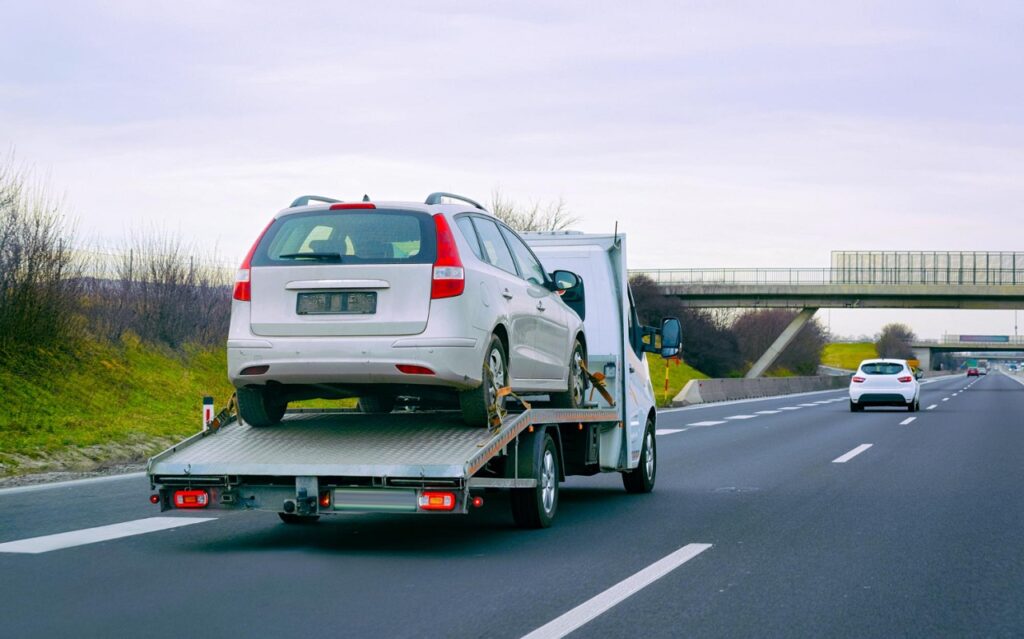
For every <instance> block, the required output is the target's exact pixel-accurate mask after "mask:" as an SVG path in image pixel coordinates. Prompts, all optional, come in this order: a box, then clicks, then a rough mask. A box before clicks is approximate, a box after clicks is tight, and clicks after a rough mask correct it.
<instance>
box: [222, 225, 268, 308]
mask: <svg viewBox="0 0 1024 639" xmlns="http://www.w3.org/2000/svg"><path fill="white" fill-rule="evenodd" d="M273 223H274V220H270V224H267V226H266V227H265V228H264V229H263V231H262V232H261V233H260V236H259V237H257V238H256V241H255V242H253V243H252V248H250V249H249V252H248V253H246V254H245V259H244V260H242V265H241V266H239V267H238V272H237V273H236V274H235V290H234V291H233V292H232V294H231V297H233V298H234V299H236V300H238V301H239V302H249V301H251V300H252V282H250V281H249V278H250V276H251V268H250V265H251V264H252V256H253V255H254V254H255V253H256V247H257V246H259V245H260V241H261V240H263V236H264V235H266V234H267V231H268V230H270V226H271V225H272V224H273Z"/></svg>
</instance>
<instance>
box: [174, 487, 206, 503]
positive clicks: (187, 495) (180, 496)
mask: <svg viewBox="0 0 1024 639" xmlns="http://www.w3.org/2000/svg"><path fill="white" fill-rule="evenodd" d="M209 503H210V495H209V494H207V492H206V491H205V490H202V489H195V490H176V491H174V506H175V507H176V508H206V506H207V504H209Z"/></svg>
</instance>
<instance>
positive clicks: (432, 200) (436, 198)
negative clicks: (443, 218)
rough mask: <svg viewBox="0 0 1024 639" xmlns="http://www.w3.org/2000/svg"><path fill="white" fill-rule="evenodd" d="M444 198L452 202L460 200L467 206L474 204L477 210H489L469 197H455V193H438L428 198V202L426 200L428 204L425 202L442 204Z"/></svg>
mask: <svg viewBox="0 0 1024 639" xmlns="http://www.w3.org/2000/svg"><path fill="white" fill-rule="evenodd" d="M442 198H448V199H450V200H460V201H462V202H465V203H466V204H472V205H473V206H475V207H476V208H478V209H480V210H481V211H486V210H487V209H485V208H484V207H483V206H481V205H480V203H479V202H476V201H474V200H471V199H469V198H468V197H465V196H462V195H455V194H454V193H445V192H444V191H438V192H437V193H431V194H430V195H428V196H427V200H426V202H424V204H440V203H441V199H442Z"/></svg>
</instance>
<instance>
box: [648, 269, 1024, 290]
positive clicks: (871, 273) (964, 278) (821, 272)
mask: <svg viewBox="0 0 1024 639" xmlns="http://www.w3.org/2000/svg"><path fill="white" fill-rule="evenodd" d="M629 274H630V276H634V275H646V276H647V277H649V278H651V279H652V280H654V282H655V283H656V284H665V285H668V284H680V285H686V284H696V285H716V284H717V285H723V286H750V285H754V286H756V285H773V284H774V285H797V286H803V285H807V286H814V285H818V286H823V285H833V284H870V285H882V286H886V285H892V286H900V285H929V286H1008V285H1009V286H1013V285H1021V286H1024V268H1017V269H950V268H929V269H921V268H911V269H897V268H854V269H847V268H842V269H834V268H735V269H732V268H711V269H708V268H694V269H655V270H631V271H630V272H629Z"/></svg>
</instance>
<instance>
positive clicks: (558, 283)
mask: <svg viewBox="0 0 1024 639" xmlns="http://www.w3.org/2000/svg"><path fill="white" fill-rule="evenodd" d="M551 281H552V282H553V289H554V290H555V291H568V290H570V289H574V288H576V287H577V286H579V285H580V276H579V275H576V274H575V273H573V272H572V271H555V272H554V273H552V274H551Z"/></svg>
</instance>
